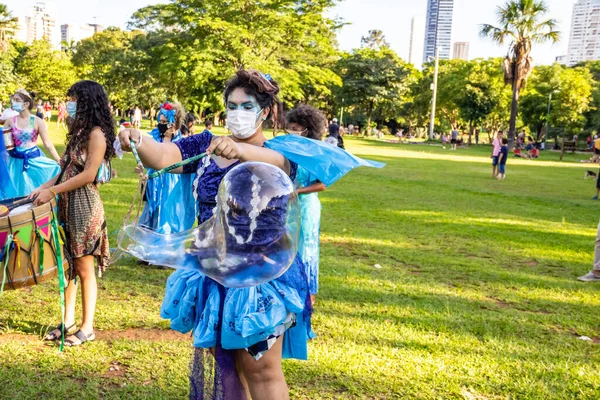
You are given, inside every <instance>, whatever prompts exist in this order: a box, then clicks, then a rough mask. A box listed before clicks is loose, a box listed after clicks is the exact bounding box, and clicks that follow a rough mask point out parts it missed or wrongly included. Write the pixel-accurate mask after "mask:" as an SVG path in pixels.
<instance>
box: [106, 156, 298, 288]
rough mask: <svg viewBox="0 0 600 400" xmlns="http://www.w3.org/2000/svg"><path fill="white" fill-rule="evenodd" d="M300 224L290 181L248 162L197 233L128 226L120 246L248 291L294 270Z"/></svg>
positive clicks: (233, 174)
mask: <svg viewBox="0 0 600 400" xmlns="http://www.w3.org/2000/svg"><path fill="white" fill-rule="evenodd" d="M299 222H300V212H299V208H298V197H297V194H296V191H295V188H294V185H293V183H292V181H291V180H290V178H289V177H288V176H287V175H286V174H285V173H284V172H283V171H282V170H281V169H279V168H277V167H274V166H272V165H269V164H265V163H260V162H247V163H242V164H240V165H238V166H237V167H235V168H233V169H232V170H231V171H229V172H228V173H227V175H225V177H224V178H223V180H222V181H221V184H220V186H219V192H218V195H217V207H216V209H215V212H214V214H213V216H212V217H211V218H210V219H208V220H207V221H205V222H204V223H203V224H201V225H199V226H198V227H197V228H195V229H191V230H188V231H184V232H179V233H175V234H168V235H165V234H158V233H156V232H154V231H152V230H150V229H148V228H145V227H143V226H137V225H127V226H125V227H123V229H122V230H121V231H120V233H119V240H118V242H119V244H118V246H119V250H121V251H124V252H126V253H129V254H131V255H133V256H135V257H137V258H139V259H141V260H144V261H147V262H149V263H151V264H155V265H164V266H168V267H171V268H177V269H179V268H185V269H195V270H198V271H200V272H202V273H203V274H205V275H206V276H208V277H210V278H212V279H214V280H215V281H217V282H219V283H221V284H222V285H224V286H227V287H248V286H255V285H259V284H261V283H264V282H268V281H270V280H273V279H275V278H277V277H279V276H281V275H282V274H283V273H284V272H285V271H287V269H288V268H289V267H290V265H292V262H293V261H294V259H295V257H296V252H297V248H298V235H299V231H300V224H299Z"/></svg>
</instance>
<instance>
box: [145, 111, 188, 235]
mask: <svg viewBox="0 0 600 400" xmlns="http://www.w3.org/2000/svg"><path fill="white" fill-rule="evenodd" d="M161 111H162V109H161ZM159 118H160V114H159ZM150 135H152V137H153V138H154V140H156V141H158V142H163V140H164V137H163V136H162V135H161V134H160V132H159V131H158V128H154V129H153V130H152V131H151V132H150ZM179 140H181V132H177V134H175V135H174V137H173V139H172V140H171V141H172V142H173V143H177V142H178V141H179ZM153 172H154V170H153V169H148V173H149V174H151V173H153ZM193 179H194V176H193V175H191V174H190V175H177V174H163V175H161V176H159V177H157V178H154V179H151V180H149V181H148V186H147V188H146V205H145V206H144V211H143V212H142V215H141V216H140V221H139V223H140V225H143V226H146V227H148V228H150V229H152V230H154V231H156V232H158V233H165V234H169V233H175V232H182V231H185V230H187V229H190V228H191V227H192V226H193V225H194V222H195V221H196V200H195V199H194V195H193V193H192V181H193Z"/></svg>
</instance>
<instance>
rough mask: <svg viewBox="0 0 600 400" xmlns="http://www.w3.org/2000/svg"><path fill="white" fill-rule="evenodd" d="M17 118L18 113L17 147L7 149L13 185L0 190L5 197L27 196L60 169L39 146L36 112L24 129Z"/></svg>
mask: <svg viewBox="0 0 600 400" xmlns="http://www.w3.org/2000/svg"><path fill="white" fill-rule="evenodd" d="M17 119H18V116H15V117H13V120H12V137H13V141H14V143H15V148H14V149H12V150H10V151H9V152H8V155H9V157H8V173H9V175H10V177H11V179H12V187H7V188H3V189H4V190H3V192H4V193H0V196H1V198H2V199H6V198H14V197H22V196H27V195H29V193H31V192H32V191H33V190H34V189H36V188H38V187H39V186H41V185H43V184H44V183H46V182H48V181H49V180H50V179H51V178H52V177H54V176H56V175H58V173H59V172H60V167H59V165H58V163H57V162H56V161H54V160H51V159H49V158H47V157H45V156H44V154H43V153H42V151H41V150H40V148H39V147H38V146H37V138H38V132H37V131H36V129H35V116H33V115H32V116H31V117H30V118H29V125H28V126H27V128H25V129H19V127H18V126H17ZM0 174H1V172H0Z"/></svg>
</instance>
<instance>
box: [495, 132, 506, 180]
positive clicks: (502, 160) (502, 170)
mask: <svg viewBox="0 0 600 400" xmlns="http://www.w3.org/2000/svg"><path fill="white" fill-rule="evenodd" d="M507 159H508V139H507V138H502V147H500V154H499V155H498V176H497V177H496V179H498V180H504V177H505V175H506V160H507Z"/></svg>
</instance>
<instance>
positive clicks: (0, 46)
mask: <svg viewBox="0 0 600 400" xmlns="http://www.w3.org/2000/svg"><path fill="white" fill-rule="evenodd" d="M16 29H17V18H15V17H13V16H12V15H11V13H10V11H8V7H7V6H6V4H2V3H0V50H2V51H4V50H5V49H6V47H7V44H8V38H9V37H10V36H12V35H14V33H15V30H16Z"/></svg>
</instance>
